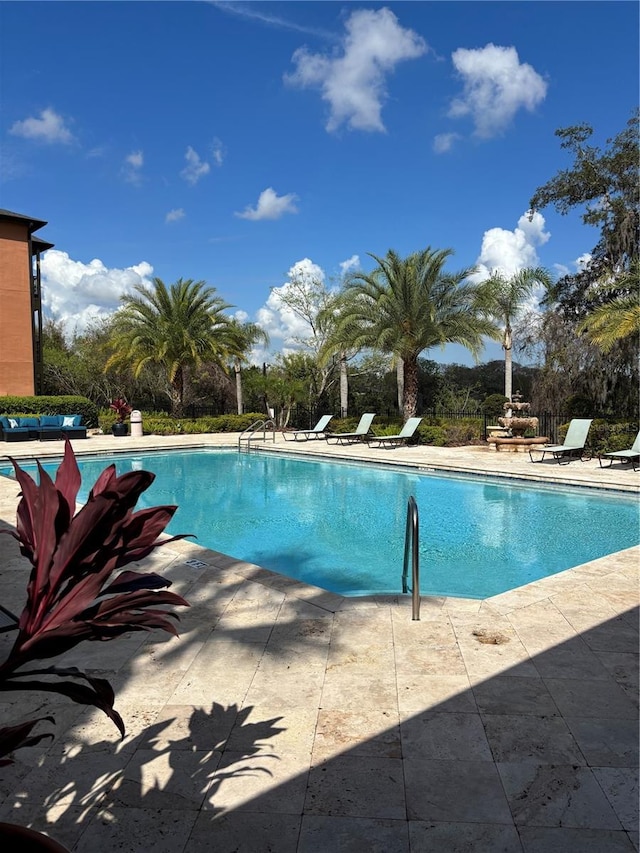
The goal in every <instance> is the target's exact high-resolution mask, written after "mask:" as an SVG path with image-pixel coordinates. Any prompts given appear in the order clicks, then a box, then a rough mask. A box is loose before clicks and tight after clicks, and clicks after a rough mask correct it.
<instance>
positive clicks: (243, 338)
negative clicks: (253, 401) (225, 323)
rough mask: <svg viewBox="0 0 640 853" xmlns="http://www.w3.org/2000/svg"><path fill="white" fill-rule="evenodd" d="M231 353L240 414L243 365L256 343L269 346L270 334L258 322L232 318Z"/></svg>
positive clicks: (242, 403) (230, 329) (240, 412)
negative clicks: (241, 321)
mask: <svg viewBox="0 0 640 853" xmlns="http://www.w3.org/2000/svg"><path fill="white" fill-rule="evenodd" d="M228 333H229V340H230V355H231V357H232V358H233V370H234V373H235V377H236V400H237V404H238V414H239V415H241V414H242V412H243V409H244V400H243V397H242V365H243V364H247V363H248V360H249V359H248V356H249V353H250V352H251V350H252V349H253V347H254V346H255V345H256V344H259V343H260V344H264V345H265V346H269V335H268V334H267V333H266V332H265V330H264V329H263V328H261V327H260V326H258V324H257V323H240V322H239V321H238V320H235V319H233V320H231V322H230V324H229V329H228Z"/></svg>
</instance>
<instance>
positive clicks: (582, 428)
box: [529, 418, 593, 465]
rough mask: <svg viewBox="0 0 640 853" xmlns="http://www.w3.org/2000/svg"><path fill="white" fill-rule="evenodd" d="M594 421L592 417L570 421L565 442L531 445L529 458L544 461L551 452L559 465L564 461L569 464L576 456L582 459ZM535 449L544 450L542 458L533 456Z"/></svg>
mask: <svg viewBox="0 0 640 853" xmlns="http://www.w3.org/2000/svg"><path fill="white" fill-rule="evenodd" d="M592 422H593V419H592V418H574V419H573V420H572V421H570V422H569V429H568V430H567V434H566V435H565V437H564V443H563V444H549V445H547V446H544V445H543V446H541V447H538V448H533V447H530V448H529V458H530V459H531V461H532V462H542V461H543V459H544V457H545V454H547V453H550V454H551V455H552V456H553V458H554V459H555V460H556V462H557V463H558V464H559V465H562V463H563V461H564V462H566V463H567V464H568V463H569V462H570V461H571V459H572V458H573V457H575V456H578V457H579V459H580V460H581V461H582V457H583V455H584V446H585V444H586V442H587V435H588V434H589V429H590V427H591V424H592ZM533 450H540V451H541V452H542V456H541V457H540V459H534V458H533V452H532V451H533Z"/></svg>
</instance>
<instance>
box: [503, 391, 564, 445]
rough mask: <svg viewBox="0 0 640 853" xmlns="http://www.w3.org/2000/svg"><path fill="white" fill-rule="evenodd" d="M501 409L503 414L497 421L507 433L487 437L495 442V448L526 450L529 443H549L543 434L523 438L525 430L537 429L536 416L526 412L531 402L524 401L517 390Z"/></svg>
mask: <svg viewBox="0 0 640 853" xmlns="http://www.w3.org/2000/svg"><path fill="white" fill-rule="evenodd" d="M503 409H504V415H503V417H501V418H498V423H499V424H500V426H501V427H502V428H503V429H504V430H505V431H506V432H508V435H506V436H505V435H502V436H491V437H490V438H489V439H488V442H489V444H495V447H496V450H500V449H501V448H507V449H509V450H516V451H517V450H520V451H526V450H527V449H528V448H529V447H531V445H535V444H548V443H549V439H548V438H546V437H545V436H534V437H530V438H525V434H526V432H527V431H529V430H537V429H538V418H533V417H531V416H530V415H529V414H528V413H529V410H530V409H531V403H524V402H523V401H522V394H521V393H520V392H519V391H516V393H515V394H513V395H512V396H511V401H510V402H506V403H505V404H504V406H503Z"/></svg>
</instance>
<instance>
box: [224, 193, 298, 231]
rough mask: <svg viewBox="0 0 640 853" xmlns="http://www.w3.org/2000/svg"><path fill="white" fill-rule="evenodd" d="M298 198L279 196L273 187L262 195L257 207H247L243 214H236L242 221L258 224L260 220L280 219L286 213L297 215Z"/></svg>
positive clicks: (290, 195) (290, 194) (295, 196)
mask: <svg viewBox="0 0 640 853" xmlns="http://www.w3.org/2000/svg"><path fill="white" fill-rule="evenodd" d="M297 199H298V196H297V195H295V193H289V194H288V195H281V196H279V195H278V194H277V193H276V191H275V190H274V189H272V187H267V189H266V190H264V191H263V192H261V193H260V197H259V198H258V204H257V205H256V206H255V207H250V206H247V207H245V209H244V211H243V212H242V213H236V214H235V216H238V217H239V218H240V219H250V220H252V221H253V222H257V221H258V220H260V219H280V217H281V216H284V214H285V213H297V212H298V208H297V207H296V205H295V202H296V201H297Z"/></svg>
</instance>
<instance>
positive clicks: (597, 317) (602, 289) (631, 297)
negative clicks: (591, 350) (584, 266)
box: [578, 258, 640, 353]
mask: <svg viewBox="0 0 640 853" xmlns="http://www.w3.org/2000/svg"><path fill="white" fill-rule="evenodd" d="M590 295H591V296H593V297H597V298H599V299H602V298H605V300H606V301H605V302H603V303H602V304H599V305H598V306H597V307H595V308H593V310H591V311H590V312H589V314H588V316H587V317H585V319H584V320H583V321H582V322H581V323H580V325H579V326H578V331H579V332H586V334H587V337H588V338H589V339H590V340H591V342H592V343H594V344H595V345H596V346H597V347H598V348H599V349H600V350H601V351H602V352H604V353H608V352H611V350H612V349H613V346H614V344H616V343H617V342H618V341H621V340H623V339H624V338H628V337H631V335H634V336H635V338H636V340H637V339H638V336H639V335H640V259H638V258H634V260H633V261H632V262H631V266H630V268H629V269H628V270H625V271H624V272H623V273H621V274H620V275H618V276H617V277H616V278H615V279H613V280H612V281H608V282H606V283H604V284H601V285H594V286H593V287H592V288H591V290H590Z"/></svg>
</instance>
